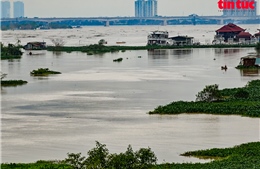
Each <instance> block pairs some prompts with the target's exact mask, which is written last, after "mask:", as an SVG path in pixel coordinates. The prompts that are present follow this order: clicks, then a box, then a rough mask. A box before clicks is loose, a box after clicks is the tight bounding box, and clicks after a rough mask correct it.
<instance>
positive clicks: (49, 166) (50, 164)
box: [0, 160, 73, 169]
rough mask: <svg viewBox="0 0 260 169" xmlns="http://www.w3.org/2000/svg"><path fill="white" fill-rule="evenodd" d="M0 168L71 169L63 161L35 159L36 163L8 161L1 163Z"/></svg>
mask: <svg viewBox="0 0 260 169" xmlns="http://www.w3.org/2000/svg"><path fill="white" fill-rule="evenodd" d="M0 168H1V169H24V168H26V169H73V168H72V167H71V166H70V165H68V164H65V163H64V162H63V161H42V160H40V161H37V162H36V163H28V164H23V163H10V164H1V167H0Z"/></svg>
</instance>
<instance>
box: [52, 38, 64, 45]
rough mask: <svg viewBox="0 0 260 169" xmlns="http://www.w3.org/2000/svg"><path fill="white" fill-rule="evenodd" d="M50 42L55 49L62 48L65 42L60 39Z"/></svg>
mask: <svg viewBox="0 0 260 169" xmlns="http://www.w3.org/2000/svg"><path fill="white" fill-rule="evenodd" d="M51 42H52V43H53V44H54V46H55V47H62V46H64V45H65V43H66V42H65V40H63V39H61V38H56V39H51Z"/></svg>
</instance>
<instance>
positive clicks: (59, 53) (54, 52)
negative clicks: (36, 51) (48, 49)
mask: <svg viewBox="0 0 260 169" xmlns="http://www.w3.org/2000/svg"><path fill="white" fill-rule="evenodd" d="M52 54H53V55H54V56H61V55H62V52H60V51H53V52H52Z"/></svg>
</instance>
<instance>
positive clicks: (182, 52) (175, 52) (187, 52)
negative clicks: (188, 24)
mask: <svg viewBox="0 0 260 169" xmlns="http://www.w3.org/2000/svg"><path fill="white" fill-rule="evenodd" d="M192 51H193V50H192V49H175V50H171V55H190V54H191V53H192Z"/></svg>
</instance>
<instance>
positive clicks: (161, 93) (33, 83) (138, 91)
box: [1, 26, 260, 163]
mask: <svg viewBox="0 0 260 169" xmlns="http://www.w3.org/2000/svg"><path fill="white" fill-rule="evenodd" d="M215 27H216V26H214V27H213V26H209V27H208V31H209V32H211V31H212V30H214V29H215ZM137 28H138V27H134V28H133V27H127V26H126V27H109V28H105V27H95V28H93V27H86V28H82V29H79V30H78V31H77V32H80V31H83V32H84V31H85V32H87V30H88V29H93V30H96V32H106V31H105V30H106V29H109V31H107V32H111V31H112V30H113V29H114V36H112V35H111V36H108V37H110V38H111V41H112V39H113V40H117V38H116V37H120V35H119V34H117V36H116V35H115V34H116V31H118V30H119V29H120V30H121V29H122V30H124V31H125V34H126V35H127V36H129V37H128V38H127V37H125V39H123V40H121V39H120V40H118V41H126V42H127V44H132V45H138V44H137V43H135V42H134V41H133V40H134V39H135V38H134V37H135V36H131V35H133V34H131V33H132V32H133V30H134V29H137ZM139 28H140V30H145V31H143V33H142V34H144V32H147V31H149V30H151V29H152V28H155V27H152V28H151V27H139ZM162 28H164V29H167V28H169V29H173V28H172V27H169V26H167V27H161V29H162ZM177 28H178V27H177ZM184 28H185V29H187V30H188V29H198V30H200V31H201V32H202V31H203V30H204V28H203V27H201V26H197V27H193V26H186V27H184ZM184 28H183V29H184ZM205 29H206V28H205ZM181 30H182V29H179V31H181ZM251 30H253V28H252V27H251ZM47 31H48V33H46V32H45V31H42V30H36V31H13V32H12V31H6V32H2V41H3V42H6V43H7V42H13V41H14V40H15V38H13V36H14V34H23V35H24V37H25V38H24V39H22V40H21V41H22V43H25V42H28V41H29V40H33V41H37V40H40V39H39V37H44V36H47V35H46V34H48V35H51V34H55V32H56V31H61V32H63V31H64V34H65V32H67V31H75V30H47ZM128 32H129V34H128ZM191 32H192V31H191ZM32 34H37V36H36V37H34V38H33V39H31V37H28V36H29V35H32ZM79 34H80V33H79ZM81 34H82V35H83V33H81ZM73 35H74V34H73ZM7 36H10V37H9V38H8V37H7ZM75 36H76V37H77V36H78V34H76V35H75ZM37 37H38V39H37ZM99 38H100V37H99ZM140 38H141V37H140ZM142 38H143V37H142ZM90 39H91V38H90ZM106 39H109V38H106ZM144 39H145V38H144ZM26 40H27V41H26ZM92 40H93V39H92ZM46 41H47V40H46ZM66 41H67V42H69V41H70V39H69V38H66ZM108 42H109V41H108ZM128 42H129V43H128ZM73 43H74V42H71V45H73ZM68 44H69V43H68ZM250 52H254V50H253V49H252V48H243V49H242V48H241V49H238V48H234V49H185V50H154V51H146V50H141V51H126V52H116V53H106V54H102V55H91V56H88V55H86V54H85V53H81V52H72V53H66V52H60V53H54V52H45V54H43V55H27V54H26V53H24V55H23V56H22V59H20V60H12V61H8V60H3V61H2V62H1V69H2V72H4V73H7V74H8V75H7V78H6V79H22V80H27V81H28V84H26V85H23V86H18V87H8V88H7V87H2V89H1V96H2V117H1V118H2V120H1V122H2V127H1V134H2V140H1V143H2V144H1V146H2V155H1V156H2V162H34V161H36V160H53V159H64V158H65V157H66V155H67V153H68V152H73V153H78V152H82V154H83V155H86V153H87V151H88V150H89V149H91V148H93V147H94V146H95V141H99V142H101V143H102V144H106V145H107V148H108V149H109V150H110V152H111V153H119V152H123V151H125V150H126V148H127V146H128V145H129V144H131V145H132V147H133V149H134V150H137V149H139V148H141V147H148V146H149V147H151V149H152V150H153V151H154V152H155V153H156V155H157V157H158V159H159V162H160V163H161V162H164V161H166V162H197V161H201V160H198V159H196V158H187V157H182V156H179V154H181V153H183V152H185V151H191V150H198V149H207V148H213V147H230V146H234V145H237V144H241V143H246V142H252V141H259V127H260V126H259V118H248V117H240V116H220V115H205V114H181V115H148V114H147V113H148V112H149V111H150V110H153V109H154V108H155V107H157V106H159V105H165V104H168V103H170V102H172V101H177V100H195V95H196V94H197V93H198V92H199V91H201V90H202V89H203V88H204V86H205V85H209V84H219V87H220V88H231V87H242V86H244V85H246V84H247V82H248V81H250V80H254V79H259V77H260V72H259V71H257V72H241V71H239V70H237V69H235V68H234V67H235V66H236V65H237V64H238V63H239V59H240V57H242V56H245V55H247V53H250ZM138 56H141V58H139V57H138ZM119 57H122V58H123V61H122V62H120V63H117V62H113V59H116V58H119ZM223 65H227V67H228V70H227V71H222V70H221V69H220V67H221V66H223ZM40 67H44V68H45V67H46V68H47V67H48V68H50V69H51V70H56V71H60V72H62V74H61V75H52V76H49V77H41V78H37V77H31V76H30V71H32V70H33V69H37V68H40Z"/></svg>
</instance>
